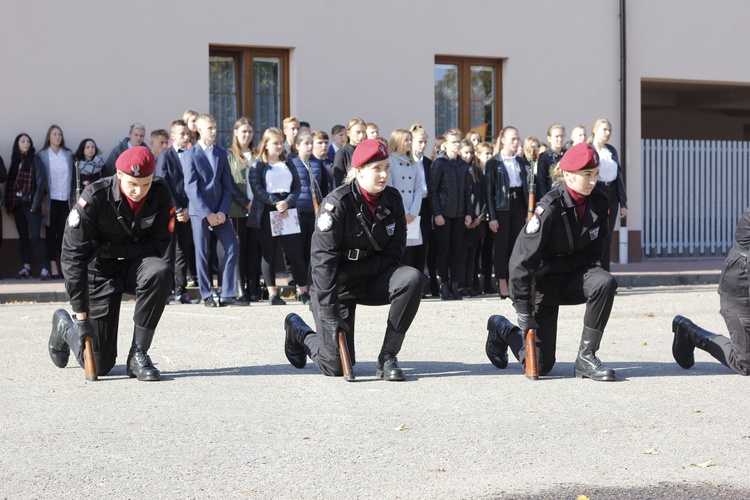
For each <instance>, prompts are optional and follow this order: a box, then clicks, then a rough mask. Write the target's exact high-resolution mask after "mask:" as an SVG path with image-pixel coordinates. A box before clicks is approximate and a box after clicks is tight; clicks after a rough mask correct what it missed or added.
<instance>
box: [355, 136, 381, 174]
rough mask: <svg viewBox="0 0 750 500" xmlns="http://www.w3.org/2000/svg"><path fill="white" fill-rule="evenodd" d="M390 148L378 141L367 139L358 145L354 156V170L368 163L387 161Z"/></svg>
mask: <svg viewBox="0 0 750 500" xmlns="http://www.w3.org/2000/svg"><path fill="white" fill-rule="evenodd" d="M387 158H388V148H386V147H385V146H384V145H383V143H382V142H380V141H378V140H377V139H365V140H364V141H362V142H360V143H359V144H358V145H357V149H355V150H354V154H353V155H352V168H359V167H362V166H364V165H367V164H368V163H375V162H376V161H382V160H386V159H387Z"/></svg>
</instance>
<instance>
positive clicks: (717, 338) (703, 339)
mask: <svg viewBox="0 0 750 500" xmlns="http://www.w3.org/2000/svg"><path fill="white" fill-rule="evenodd" d="M748 248H750V207H748V208H746V209H745V212H744V213H743V214H742V217H740V220H739V222H738V223H737V229H736V230H735V232H734V245H733V246H732V248H731V249H729V254H728V255H727V258H726V259H725V260H724V268H723V269H722V271H721V278H720V279H719V297H720V298H719V300H720V302H719V303H720V306H721V309H720V310H719V313H720V314H721V316H722V317H723V318H724V322H725V323H726V324H727V329H728V330H729V338H727V337H725V336H724V335H717V334H715V333H712V332H709V331H708V330H704V329H703V328H701V327H699V326H698V325H696V324H695V323H693V322H692V321H690V320H689V319H687V318H685V317H682V316H675V318H674V320H672V331H673V332H674V341H673V343H672V355H673V356H674V359H675V361H677V364H679V365H680V366H681V367H683V368H685V369H686V370H687V369H688V368H690V367H692V366H693V364H695V355H694V352H695V348H696V347H697V348H699V349H702V350H704V351H706V352H708V353H709V354H710V355H711V356H713V357H714V358H716V359H717V360H719V362H721V364H723V365H724V366H726V367H727V368H729V369H730V370H732V371H733V372H735V373H738V374H740V375H750V278H748V258H747V256H748Z"/></svg>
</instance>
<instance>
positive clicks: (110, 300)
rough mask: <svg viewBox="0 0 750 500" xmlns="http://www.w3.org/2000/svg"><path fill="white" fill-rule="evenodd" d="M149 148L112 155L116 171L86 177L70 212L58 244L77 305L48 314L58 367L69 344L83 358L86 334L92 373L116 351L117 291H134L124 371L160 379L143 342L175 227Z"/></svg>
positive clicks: (165, 276)
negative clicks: (93, 363)
mask: <svg viewBox="0 0 750 500" xmlns="http://www.w3.org/2000/svg"><path fill="white" fill-rule="evenodd" d="M154 167H155V162H154V155H152V154H151V151H149V150H148V149H147V148H145V147H142V146H138V147H134V148H130V149H128V150H126V151H125V152H123V153H122V154H121V155H120V157H119V158H118V159H117V163H116V168H117V173H116V175H113V176H112V177H108V178H105V179H101V180H99V181H97V182H95V183H93V184H90V185H89V186H87V187H86V189H85V190H84V191H83V193H82V195H81V197H80V199H79V200H78V202H76V204H75V206H74V207H73V209H72V210H71V211H70V215H68V221H67V225H66V226H65V233H64V235H63V244H62V257H61V259H60V262H61V263H62V270H63V274H64V275H65V288H66V289H67V291H68V295H70V305H71V307H72V308H73V312H74V313H75V320H72V319H71V317H70V316H69V315H68V313H67V312H66V311H64V310H63V309H58V310H57V311H55V313H54V315H53V317H52V334H51V335H50V338H49V354H50V357H51V358H52V362H53V363H55V365H56V366H58V367H60V368H64V367H65V366H66V365H67V364H68V357H69V356H70V350H71V349H72V350H73V354H75V357H76V359H77V360H78V363H79V364H81V366H83V344H84V341H85V339H86V337H91V338H92V340H93V344H94V359H95V360H96V367H97V372H98V375H106V374H107V373H109V371H110V370H111V369H112V367H113V366H114V365H115V359H116V357H117V329H118V322H119V317H120V302H121V301H122V294H123V292H125V293H130V294H133V295H135V314H134V317H133V320H134V323H135V331H134V334H133V343H132V347H131V348H130V353H129V354H128V359H127V362H126V364H125V372H126V373H127V375H128V376H130V377H138V380H159V378H160V373H159V370H157V369H156V367H154V365H153V364H152V363H151V358H150V357H149V356H148V349H149V347H150V346H151V341H152V340H153V338H154V329H155V328H156V325H157V324H158V323H159V319H160V318H161V315H162V312H164V306H165V304H166V302H167V297H168V296H169V293H170V289H171V283H172V273H171V271H170V269H169V265H168V264H167V262H166V261H165V260H164V259H163V258H162V257H163V256H164V252H165V250H166V249H167V247H168V246H169V242H170V240H171V233H172V231H174V215H175V208H174V204H173V203H172V195H171V193H170V191H169V187H167V185H166V183H165V182H164V181H163V180H162V179H161V178H160V177H157V178H154V176H153V173H154Z"/></svg>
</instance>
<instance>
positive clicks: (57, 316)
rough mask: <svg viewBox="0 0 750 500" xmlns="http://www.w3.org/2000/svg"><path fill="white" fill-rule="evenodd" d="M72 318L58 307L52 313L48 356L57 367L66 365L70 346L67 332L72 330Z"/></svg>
mask: <svg viewBox="0 0 750 500" xmlns="http://www.w3.org/2000/svg"><path fill="white" fill-rule="evenodd" d="M73 328H74V326H73V320H72V319H71V317H70V314H68V312H67V311H65V310H64V309H58V310H57V311H55V312H54V313H53V314H52V333H50V335H49V346H48V347H49V357H50V358H52V362H53V363H54V364H55V366H56V367H58V368H65V367H66V366H68V359H69V358H70V346H69V345H68V340H67V339H68V332H70V331H71V330H73Z"/></svg>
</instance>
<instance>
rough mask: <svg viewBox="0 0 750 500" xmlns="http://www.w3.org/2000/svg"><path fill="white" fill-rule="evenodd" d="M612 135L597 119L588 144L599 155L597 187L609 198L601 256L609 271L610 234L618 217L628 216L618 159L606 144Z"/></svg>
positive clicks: (610, 130)
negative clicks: (607, 229) (607, 219)
mask: <svg viewBox="0 0 750 500" xmlns="http://www.w3.org/2000/svg"><path fill="white" fill-rule="evenodd" d="M611 135H612V125H610V123H609V120H607V119H606V118H599V119H598V120H596V121H595V122H594V126H593V127H591V136H590V137H589V144H591V146H592V147H593V148H594V149H595V150H596V152H597V153H599V179H598V182H597V183H596V185H597V187H598V188H599V189H601V190H602V191H604V192H605V193H606V195H607V197H608V198H609V231H607V239H606V240H605V242H604V253H603V254H602V268H603V269H604V270H605V271H609V267H610V266H609V260H610V258H609V255H610V249H611V247H612V233H613V232H614V230H615V223H616V222H617V218H618V216H619V218H620V219H624V218H625V216H626V215H627V214H628V195H627V193H626V192H625V180H624V179H623V177H622V168H621V167H620V159H619V158H618V156H617V150H616V149H615V147H614V146H612V145H611V144H607V141H609V138H610V136H611Z"/></svg>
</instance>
